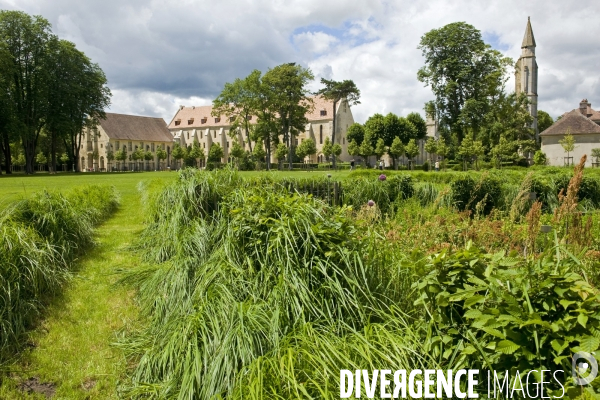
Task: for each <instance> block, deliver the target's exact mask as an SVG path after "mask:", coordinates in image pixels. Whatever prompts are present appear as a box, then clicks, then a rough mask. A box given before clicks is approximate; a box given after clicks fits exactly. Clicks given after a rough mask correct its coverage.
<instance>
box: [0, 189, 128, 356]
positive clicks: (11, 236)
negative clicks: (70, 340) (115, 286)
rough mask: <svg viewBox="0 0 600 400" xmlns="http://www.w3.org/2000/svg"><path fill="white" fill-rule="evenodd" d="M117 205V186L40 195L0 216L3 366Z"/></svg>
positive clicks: (5, 211) (0, 340)
mask: <svg viewBox="0 0 600 400" xmlns="http://www.w3.org/2000/svg"><path fill="white" fill-rule="evenodd" d="M117 205H118V197H117V194H116V191H115V190H114V188H110V187H101V186H89V187H84V188H80V189H75V190H73V191H71V192H69V193H67V194H64V195H63V194H60V193H56V192H47V191H44V192H40V193H36V194H35V195H33V196H32V197H31V198H29V199H27V200H22V201H20V202H18V203H16V204H14V205H12V206H9V207H8V208H7V209H5V210H4V211H3V212H2V213H0V249H1V251H0V362H4V361H6V359H7V356H9V355H10V354H11V353H12V352H13V351H14V350H16V349H18V348H20V342H21V339H22V336H23V334H24V333H25V332H26V331H27V330H28V329H30V328H31V326H32V324H33V322H34V321H35V319H36V318H37V317H38V315H39V313H40V311H41V310H42V309H43V307H44V305H45V301H46V300H47V299H48V298H49V297H50V296H51V295H53V294H55V293H57V292H58V291H59V290H60V288H61V287H62V285H63V283H64V282H65V281H67V280H68V278H69V277H70V271H71V268H72V262H73V261H74V260H75V258H76V257H77V256H78V255H80V254H81V253H82V251H83V250H84V249H85V248H86V247H87V246H90V245H91V244H92V243H93V227H94V225H95V224H97V223H99V222H100V221H101V220H103V219H104V218H106V217H108V215H110V214H111V212H112V211H113V210H114V209H115V208H116V207H117Z"/></svg>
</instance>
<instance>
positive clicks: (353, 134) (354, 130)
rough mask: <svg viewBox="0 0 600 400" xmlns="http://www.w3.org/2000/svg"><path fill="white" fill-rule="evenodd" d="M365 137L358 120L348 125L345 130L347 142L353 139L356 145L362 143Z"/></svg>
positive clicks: (363, 129) (363, 128)
mask: <svg viewBox="0 0 600 400" xmlns="http://www.w3.org/2000/svg"><path fill="white" fill-rule="evenodd" d="M364 137H365V127H364V126H363V125H361V124H359V123H358V122H355V123H353V124H352V125H350V126H349V127H348V130H347V131H346V139H348V143H350V142H352V141H354V142H355V143H356V144H357V145H359V146H360V144H362V142H363V139H364Z"/></svg>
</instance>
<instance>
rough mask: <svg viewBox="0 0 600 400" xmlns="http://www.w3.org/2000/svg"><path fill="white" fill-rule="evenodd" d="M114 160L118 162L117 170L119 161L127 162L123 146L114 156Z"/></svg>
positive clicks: (125, 150)
mask: <svg viewBox="0 0 600 400" xmlns="http://www.w3.org/2000/svg"><path fill="white" fill-rule="evenodd" d="M115 158H116V159H117V161H119V163H118V164H119V169H120V166H121V165H120V164H121V161H125V160H127V148H126V147H125V146H123V148H122V149H121V150H118V151H117V154H116V155H115Z"/></svg>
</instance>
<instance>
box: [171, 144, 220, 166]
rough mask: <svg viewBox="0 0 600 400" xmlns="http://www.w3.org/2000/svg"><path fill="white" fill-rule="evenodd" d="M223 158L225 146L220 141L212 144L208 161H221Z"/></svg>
mask: <svg viewBox="0 0 600 400" xmlns="http://www.w3.org/2000/svg"><path fill="white" fill-rule="evenodd" d="M173 152H175V148H173ZM173 157H174V156H173ZM222 158H223V148H222V147H221V145H220V144H219V143H213V144H211V145H210V149H209V150H208V159H207V161H212V162H221V159H222Z"/></svg>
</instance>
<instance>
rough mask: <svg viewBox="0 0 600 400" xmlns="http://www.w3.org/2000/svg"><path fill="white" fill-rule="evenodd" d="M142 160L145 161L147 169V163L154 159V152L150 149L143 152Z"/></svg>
mask: <svg viewBox="0 0 600 400" xmlns="http://www.w3.org/2000/svg"><path fill="white" fill-rule="evenodd" d="M144 160H145V161H146V170H147V169H148V164H149V163H150V161H152V160H154V154H152V152H151V151H146V152H144Z"/></svg>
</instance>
